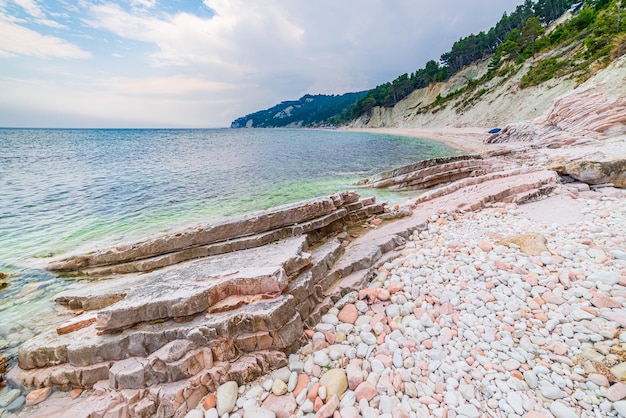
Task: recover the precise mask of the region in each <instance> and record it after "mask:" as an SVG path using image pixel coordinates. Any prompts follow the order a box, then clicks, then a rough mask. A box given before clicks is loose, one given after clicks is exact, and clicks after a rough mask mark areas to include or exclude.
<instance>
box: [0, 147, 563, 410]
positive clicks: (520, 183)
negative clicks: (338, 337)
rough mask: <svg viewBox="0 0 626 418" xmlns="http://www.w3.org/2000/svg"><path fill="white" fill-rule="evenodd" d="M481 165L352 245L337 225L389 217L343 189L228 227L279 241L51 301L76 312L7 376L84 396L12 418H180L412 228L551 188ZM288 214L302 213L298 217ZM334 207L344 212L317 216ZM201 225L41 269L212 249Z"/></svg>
mask: <svg viewBox="0 0 626 418" xmlns="http://www.w3.org/2000/svg"><path fill="white" fill-rule="evenodd" d="M469 159H473V158H469ZM466 160H468V158H461V159H459V161H466ZM447 163H449V162H447ZM488 164H489V165H490V167H491V168H490V169H489V170H486V171H485V172H484V173H483V174H479V172H478V171H474V172H473V174H472V175H470V176H467V177H464V178H463V179H461V180H450V182H446V181H444V182H445V183H446V185H445V186H444V187H439V188H437V189H433V190H432V191H429V192H427V193H425V194H423V195H422V196H421V197H420V198H419V199H418V200H416V201H415V202H414V203H413V205H412V207H411V208H410V210H409V212H404V213H405V214H409V216H406V217H404V218H402V219H400V220H397V221H395V222H390V223H387V224H385V226H384V227H377V225H380V221H379V222H373V221H371V222H370V223H369V225H364V226H366V227H367V228H368V229H371V231H370V232H368V233H367V234H365V235H363V236H360V237H353V238H354V239H352V240H350V239H349V238H350V236H349V234H346V233H339V232H340V231H341V230H342V229H343V227H344V226H345V224H346V222H348V221H349V220H358V219H364V218H370V220H371V219H372V218H373V217H374V216H376V217H377V218H382V217H384V215H385V214H383V213H382V212H383V205H382V204H378V203H375V202H374V201H373V199H364V200H359V196H358V194H356V193H354V192H347V193H344V194H337V195H332V196H328V197H324V198H321V199H319V200H313V201H308V202H306V203H304V204H298V205H290V206H288V207H282V208H279V209H278V210H277V211H276V212H271V211H267V212H265V213H263V214H262V215H259V214H257V215H254V216H250V217H243V218H240V219H239V220H238V221H237V222H241V224H240V225H244V226H245V228H244V232H243V233H241V234H237V235H238V236H239V237H240V238H243V237H253V236H254V235H252V234H257V235H259V234H261V235H263V234H266V233H268V231H262V230H260V229H259V228H260V227H258V224H259V223H261V221H260V220H259V219H260V217H261V216H263V217H265V218H267V219H266V220H265V221H263V222H269V224H267V225H270V226H269V227H270V228H278V230H283V229H284V228H291V229H290V230H291V231H292V232H291V233H290V236H288V237H281V238H280V239H277V240H273V242H271V243H265V244H264V245H262V246H254V247H251V248H243V249H240V250H238V251H234V252H229V253H220V254H215V255H209V256H202V257H190V258H189V259H187V260H183V261H181V262H177V263H174V264H173V265H169V266H167V267H165V268H162V269H160V270H155V271H151V272H147V273H133V274H129V275H124V276H113V278H109V279H108V280H100V281H97V282H90V283H82V284H80V285H77V286H76V287H75V288H72V289H70V290H68V291H65V292H63V293H62V294H59V295H58V296H57V297H56V301H57V302H59V303H60V304H62V305H65V306H66V307H68V308H69V309H72V310H78V311H79V312H77V313H80V314H79V315H76V316H74V317H73V318H71V319H70V320H69V321H66V322H65V323H61V324H59V325H58V327H57V328H56V329H52V330H49V331H47V332H44V333H42V334H40V335H38V336H37V337H35V338H33V339H32V340H29V341H27V342H25V343H24V344H23V345H22V346H21V348H20V352H19V358H18V362H19V366H18V367H14V368H13V369H12V370H10V371H9V373H8V374H7V380H8V381H9V384H10V385H12V386H26V387H32V388H49V387H54V388H56V389H58V390H60V391H72V392H71V394H72V396H74V395H75V394H79V395H80V393H81V391H82V390H87V391H86V392H85V393H84V394H83V395H81V399H80V400H77V401H70V400H69V398H68V397H67V395H65V397H63V394H62V393H61V392H55V393H53V395H52V396H51V397H50V398H49V399H48V400H46V401H44V402H42V403H41V404H38V405H34V406H31V407H28V408H26V409H24V410H23V411H22V412H21V413H20V416H25V417H26V416H42V415H45V416H51V417H53V416H84V417H96V416H131V417H153V416H156V417H171V416H174V417H183V416H185V415H186V414H187V412H188V411H189V410H191V409H193V408H195V407H196V406H197V405H198V402H199V401H200V400H201V399H202V398H204V397H205V396H206V395H207V394H209V393H214V392H215V391H216V390H217V388H218V387H219V386H220V385H221V384H223V383H225V382H228V381H234V382H237V383H238V384H239V385H242V384H244V383H245V382H248V381H251V380H252V379H254V378H256V377H258V376H259V375H261V374H264V373H267V372H268V371H269V370H271V369H274V368H277V367H282V366H285V365H286V363H287V357H286V356H287V354H290V353H293V352H294V351H295V350H297V349H298V348H299V347H300V346H301V345H302V344H303V342H304V341H305V337H304V336H305V332H304V331H305V329H313V328H314V327H315V326H316V325H317V324H318V323H319V322H320V319H321V317H322V315H323V314H324V313H326V312H327V311H328V310H329V309H330V308H331V307H333V306H336V305H337V304H338V303H341V302H340V300H344V299H346V298H349V297H350V295H354V291H358V290H361V289H363V288H364V287H365V286H366V284H367V283H369V281H370V280H371V279H372V277H373V276H375V274H376V273H375V272H376V269H377V268H378V267H379V266H382V265H383V264H384V263H385V262H387V261H388V260H390V259H392V258H393V257H395V256H397V254H398V251H399V250H401V249H402V248H403V246H404V244H405V243H406V240H407V239H408V238H409V237H410V236H411V235H412V234H413V233H415V232H416V231H417V232H419V231H423V230H425V229H426V228H427V225H428V219H429V217H430V216H432V215H433V214H436V213H442V212H447V213H454V212H459V211H467V210H474V209H477V208H480V207H483V206H485V205H488V204H490V202H499V201H505V202H516V203H521V202H525V201H530V200H536V199H540V198H541V197H542V196H544V195H546V194H548V193H550V192H551V191H552V190H553V189H554V187H555V186H556V185H557V184H558V183H559V177H558V175H557V174H556V173H555V172H552V171H547V170H542V169H539V168H532V169H531V168H523V167H522V168H520V167H510V166H507V165H501V166H499V165H498V163H495V162H492V163H488ZM497 167H500V168H499V169H496V168H497ZM417 169H418V170H420V169H424V168H423V167H422V168H417ZM448 169H449V167H442V170H443V171H447V170H448ZM412 170H413V171H414V170H415V168H413V169H409V170H407V172H405V173H402V174H400V175H406V174H409V173H410V172H411V171H412ZM442 178H445V176H444V177H442ZM296 212H298V213H300V214H302V213H308V214H309V215H306V216H304V217H298V218H295V217H294V216H295V215H294V213H296ZM313 213H314V214H315V217H311V216H312V214H313ZM333 213H334V214H336V216H339V215H341V216H340V217H339V218H338V219H336V220H333V221H330V222H329V223H327V222H326V221H320V222H319V223H316V222H317V221H318V220H319V219H326V217H328V216H331V218H333ZM280 218H283V219H280ZM287 218H289V222H287V220H286V219H287ZM295 219H298V221H295ZM293 222H296V223H293ZM311 222H313V223H316V225H318V228H314V229H310V230H307V229H308V228H309V227H308V226H304V225H305V224H307V223H311ZM234 224H235V222H231V223H230V224H229V223H224V224H220V226H219V228H217V229H216V230H220V228H227V227H226V226H225V225H230V226H228V228H231V229H232V228H235V226H234ZM201 229H202V228H196V229H193V230H189V231H187V232H185V233H182V234H174V235H169V236H167V237H166V238H165V239H164V240H163V242H159V241H158V240H156V239H155V240H148V241H144V242H142V243H138V244H136V245H133V246H128V247H123V248H117V249H109V250H103V251H100V252H96V253H92V254H88V255H84V256H78V257H73V258H68V259H66V260H64V261H63V262H59V263H57V264H55V266H51V267H55V269H58V270H72V269H76V270H75V271H80V272H83V273H85V272H92V270H90V269H93V268H101V267H105V268H106V269H112V268H113V267H114V266H116V265H122V266H126V265H129V264H133V263H141V262H145V260H150V259H151V258H152V259H154V257H156V258H159V257H164V256H166V257H167V256H168V254H178V253H181V252H185V251H189V249H190V247H189V246H193V247H191V248H193V249H197V248H201V247H203V246H205V247H206V246H207V245H212V244H211V243H209V241H211V240H213V238H207V237H208V236H209V235H208V234H205V233H204V230H201ZM261 229H262V228H261ZM276 230H277V229H272V230H271V231H276ZM293 231H302V232H301V233H293ZM219 236H220V237H221V238H219V239H222V238H223V237H224V236H225V235H219ZM199 237H202V239H200V238H199ZM233 239H235V240H236V239H239V238H233ZM212 242H214V243H215V242H222V243H225V242H226V241H212ZM168 251H169V253H168ZM172 251H173V252H172ZM183 258H184V257H183ZM196 258H197V259H196ZM62 263H65V264H62ZM116 263H119V264H116ZM150 270H152V269H150ZM349 302H350V301H346V303H349ZM352 302H354V301H352ZM77 396H78V395H77ZM29 408H30V409H29Z"/></svg>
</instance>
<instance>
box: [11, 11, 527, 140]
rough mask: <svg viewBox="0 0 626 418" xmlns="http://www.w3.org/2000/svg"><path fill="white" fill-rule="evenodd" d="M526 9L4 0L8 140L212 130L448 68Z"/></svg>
mask: <svg viewBox="0 0 626 418" xmlns="http://www.w3.org/2000/svg"><path fill="white" fill-rule="evenodd" d="M520 3H522V0H471V1H469V0H436V1H432V0H387V1H383V0H315V1H295V0H204V1H201V0H196V1H194V0H127V1H122V0H119V1H116V0H74V1H71V0H52V1H43V0H0V126H2V127H53V128H100V127H102V128H133V127H136V128H140V127H157V128H161V127H163V128H164V127H173V128H179V127H180V128H182V127H189V128H212V127H227V126H230V123H231V122H232V121H233V120H234V119H236V118H238V117H240V116H244V115H247V114H249V113H253V112H255V111H258V110H262V109H266V108H269V107H271V106H273V105H275V104H277V103H280V102H281V101H285V100H295V99H298V98H300V97H301V96H302V95H304V94H307V93H309V94H343V93H346V92H353V91H361V90H367V89H370V88H373V87H375V86H377V85H379V84H382V83H385V82H388V81H392V80H393V79H395V78H396V77H397V76H399V75H401V74H404V73H411V72H413V71H415V70H417V69H419V68H422V67H424V65H425V63H426V62H427V61H428V60H431V59H435V60H438V59H439V57H440V56H441V54H442V53H444V52H446V51H448V50H449V49H450V47H451V46H452V44H453V43H454V42H455V41H457V40H458V39H459V38H461V37H463V36H467V35H469V34H470V33H478V32H479V31H481V30H485V31H486V30H488V29H489V28H490V27H492V26H494V25H495V23H496V22H497V21H498V20H499V19H500V17H502V14H503V13H504V12H507V13H508V12H511V11H513V10H514V9H515V6H516V5H517V4H520Z"/></svg>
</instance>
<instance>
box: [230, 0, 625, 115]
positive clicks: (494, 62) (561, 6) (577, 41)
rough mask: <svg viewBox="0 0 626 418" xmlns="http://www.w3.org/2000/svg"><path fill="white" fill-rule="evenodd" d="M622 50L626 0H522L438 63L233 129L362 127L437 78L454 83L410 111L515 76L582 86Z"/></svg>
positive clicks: (522, 82) (523, 82)
mask: <svg viewBox="0 0 626 418" xmlns="http://www.w3.org/2000/svg"><path fill="white" fill-rule="evenodd" d="M625 53H626V0H585V1H581V0H537V1H532V0H525V1H524V3H523V4H521V5H519V6H518V7H517V8H516V9H515V11H513V12H512V13H510V14H507V13H505V14H504V15H503V16H502V18H501V19H500V20H499V21H498V22H497V23H496V24H495V25H494V26H493V27H492V28H491V29H489V30H488V31H486V32H485V31H483V32H480V33H478V34H471V35H469V36H466V37H464V38H461V39H459V40H458V41H457V42H455V43H454V44H453V45H452V48H451V49H450V51H448V52H445V53H443V54H442V55H441V58H440V60H439V62H437V61H434V60H431V61H429V62H427V63H426V64H425V66H424V67H423V68H420V69H418V70H416V71H415V72H413V73H411V74H408V73H406V74H402V75H400V76H398V77H397V78H396V79H395V80H393V81H391V82H388V83H384V84H381V85H379V86H377V87H375V88H373V89H372V90H369V91H367V92H361V93H349V94H346V95H343V96H321V95H320V96H310V95H307V96H304V97H303V98H301V99H300V100H298V101H294V102H283V103H281V104H280V105H277V106H275V107H273V108H271V109H268V110H265V111H261V112H257V113H254V114H252V115H248V116H246V117H243V118H239V119H237V120H236V121H234V122H233V124H232V126H233V127H245V126H253V127H271V126H328V125H345V124H348V123H350V121H353V120H357V119H358V120H359V121H360V122H359V123H360V124H361V125H364V124H367V123H368V120H369V119H370V117H371V115H372V112H373V110H374V109H391V108H393V107H394V106H396V105H398V104H399V103H400V102H402V101H403V100H405V99H406V98H407V97H408V96H409V95H412V94H414V92H416V91H419V90H421V89H425V88H427V87H429V86H431V85H434V84H435V83H441V82H448V83H449V84H451V85H453V86H455V87H454V89H452V90H449V91H448V90H446V89H443V90H442V91H441V92H440V93H439V94H437V95H436V97H434V98H433V99H432V100H428V101H421V102H419V103H418V104H415V105H413V107H414V110H413V113H415V114H417V113H424V112H436V111H437V109H439V108H441V106H443V105H444V104H445V103H447V102H449V101H451V100H455V101H457V102H458V103H456V104H455V108H456V109H457V112H458V111H462V110H463V109H465V108H467V107H468V106H472V104H474V103H476V102H477V101H478V100H480V99H481V97H482V96H483V95H485V94H486V93H488V92H489V91H490V89H493V88H494V86H495V85H496V84H497V83H500V84H501V83H504V82H506V81H507V80H510V79H515V83H516V86H517V87H519V88H521V89H524V88H528V87H531V86H536V85H540V84H542V83H545V82H546V81H548V80H551V79H553V78H555V77H561V78H567V79H570V80H575V82H576V83H581V82H584V81H585V80H586V79H587V78H589V77H591V76H592V75H593V74H594V73H595V72H597V71H599V70H600V69H602V68H604V67H606V66H607V65H608V64H609V63H610V62H612V61H613V60H615V59H616V58H618V57H620V56H622V55H624V54H625ZM479 62H483V63H486V64H487V68H486V69H485V70H484V71H482V70H481V71H478V72H475V74H474V73H471V72H470V73H471V74H469V75H468V74H466V73H464V75H463V78H464V80H463V82H462V83H457V82H455V81H454V79H455V78H457V77H456V76H457V75H458V74H460V73H461V72H462V71H463V70H464V69H466V68H468V66H471V65H476V63H479ZM518 77H519V80H517V78H518ZM451 81H452V82H451ZM483 98H484V97H483ZM352 100H354V101H353V102H352ZM377 114H379V115H380V114H381V111H380V110H379V111H377ZM405 117H406V115H405Z"/></svg>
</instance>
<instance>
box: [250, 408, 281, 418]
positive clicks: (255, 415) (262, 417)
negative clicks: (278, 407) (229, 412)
mask: <svg viewBox="0 0 626 418" xmlns="http://www.w3.org/2000/svg"><path fill="white" fill-rule="evenodd" d="M243 418H276V414H275V413H274V412H273V411H270V410H269V409H265V408H261V407H260V406H253V407H251V408H247V409H246V410H245V411H244V413H243Z"/></svg>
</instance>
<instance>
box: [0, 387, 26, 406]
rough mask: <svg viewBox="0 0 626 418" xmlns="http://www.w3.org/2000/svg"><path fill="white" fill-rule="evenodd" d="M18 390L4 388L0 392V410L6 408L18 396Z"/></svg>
mask: <svg viewBox="0 0 626 418" xmlns="http://www.w3.org/2000/svg"><path fill="white" fill-rule="evenodd" d="M20 394H21V392H20V390H19V389H9V388H7V387H5V388H4V389H2V390H0V408H6V407H7V406H8V405H9V404H10V403H11V402H13V401H14V400H15V399H17V398H18V397H19V396H20Z"/></svg>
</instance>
